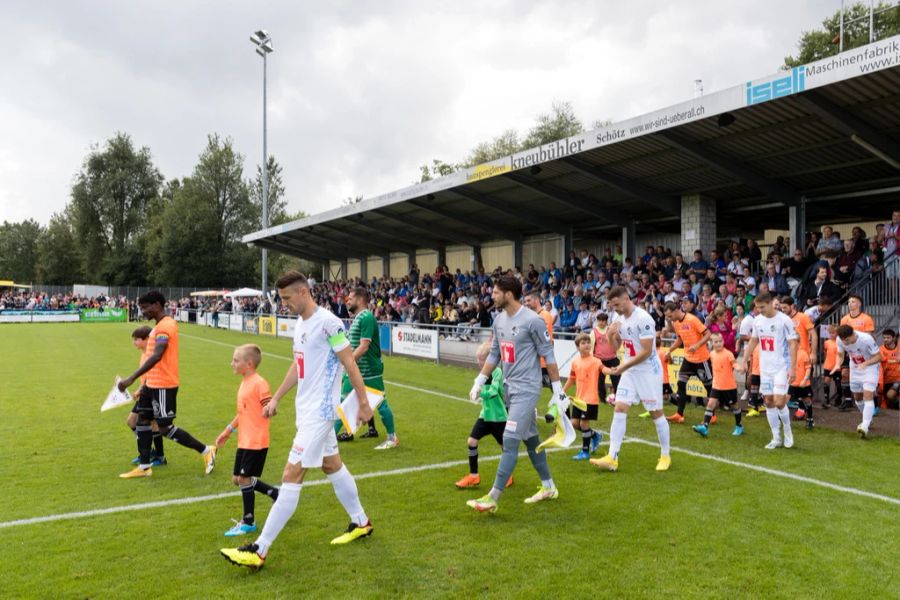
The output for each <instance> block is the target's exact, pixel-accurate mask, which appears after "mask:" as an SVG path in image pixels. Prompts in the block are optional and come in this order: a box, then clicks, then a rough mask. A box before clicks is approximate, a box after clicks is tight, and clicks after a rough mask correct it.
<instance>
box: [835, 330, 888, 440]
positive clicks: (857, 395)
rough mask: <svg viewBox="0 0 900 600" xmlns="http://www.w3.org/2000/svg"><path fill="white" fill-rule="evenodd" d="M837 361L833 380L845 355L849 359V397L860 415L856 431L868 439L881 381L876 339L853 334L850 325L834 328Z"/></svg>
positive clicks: (878, 350) (879, 351)
mask: <svg viewBox="0 0 900 600" xmlns="http://www.w3.org/2000/svg"><path fill="white" fill-rule="evenodd" d="M837 337H838V339H837V349H838V358H837V361H836V364H835V368H834V369H833V370H832V371H831V374H832V376H834V375H835V373H837V372H838V371H840V369H841V365H842V364H843V363H844V355H845V354H846V355H848V356H849V357H850V393H851V394H853V400H854V401H855V402H856V407H857V408H858V409H859V411H860V412H861V413H862V415H863V420H862V423H860V424H859V427H857V428H856V432H857V433H858V434H859V436H860V437H861V438H866V437H867V436H868V435H869V425H871V424H872V417H873V416H874V414H875V389H876V388H877V387H878V380H879V379H880V377H881V349H880V348H879V346H878V344H877V343H876V342H875V339H874V338H873V337H872V336H871V335H869V334H868V333H865V332H863V331H856V330H855V329H853V328H852V327H851V326H850V325H841V326H840V327H838V328H837Z"/></svg>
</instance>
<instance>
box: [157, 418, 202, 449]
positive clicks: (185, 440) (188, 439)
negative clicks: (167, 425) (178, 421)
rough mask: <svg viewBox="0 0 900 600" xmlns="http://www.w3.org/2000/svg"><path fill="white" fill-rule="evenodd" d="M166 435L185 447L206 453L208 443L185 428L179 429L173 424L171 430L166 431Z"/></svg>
mask: <svg viewBox="0 0 900 600" xmlns="http://www.w3.org/2000/svg"><path fill="white" fill-rule="evenodd" d="M166 437H167V438H169V439H170V440H175V441H176V442H177V443H179V444H181V445H182V446H184V447H185V448H190V449H191V450H196V451H197V452H199V453H200V454H206V445H205V444H203V443H201V442H200V441H198V440H197V438H195V437H194V436H192V435H191V434H190V433H188V432H187V431H185V430H184V429H179V428H178V427H175V426H174V425H173V426H172V427H171V429H169V431H168V432H167V433H166Z"/></svg>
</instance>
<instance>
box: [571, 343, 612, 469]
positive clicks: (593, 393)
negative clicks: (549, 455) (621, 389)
mask: <svg viewBox="0 0 900 600" xmlns="http://www.w3.org/2000/svg"><path fill="white" fill-rule="evenodd" d="M575 347H576V348H578V356H576V357H575V359H574V360H573V361H572V366H571V367H570V370H569V379H568V381H566V385H564V386H563V391H564V392H568V390H569V388H570V387H572V385H573V384H574V385H575V397H576V398H578V399H579V400H581V401H583V402H584V403H585V404H587V407H586V408H585V410H581V409H580V408H578V407H577V406H575V405H574V404H572V405H571V406H570V407H569V417H570V418H571V419H572V427H574V428H575V429H576V430H580V431H581V452H579V453H578V454H576V455H575V456H573V457H572V458H573V459H575V460H587V459H589V458H590V457H591V453H592V452H594V451H595V450H596V449H597V446H599V445H600V441H601V440H602V439H603V436H602V435H600V432H599V431H594V430H593V429H591V421H593V420H596V419H597V411H598V408H597V407H598V406H599V404H600V396H599V394H598V393H597V386H598V381H599V380H600V377H602V376H603V375H602V374H601V369H602V368H603V362H602V361H601V360H600V359H599V358H597V357H596V356H593V355H592V354H591V336H590V335H589V334H587V333H579V334H578V335H577V336H575Z"/></svg>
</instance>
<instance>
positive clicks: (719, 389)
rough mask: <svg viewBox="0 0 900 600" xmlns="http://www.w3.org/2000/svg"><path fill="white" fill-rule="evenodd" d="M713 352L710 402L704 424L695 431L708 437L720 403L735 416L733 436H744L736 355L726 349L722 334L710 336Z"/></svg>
mask: <svg viewBox="0 0 900 600" xmlns="http://www.w3.org/2000/svg"><path fill="white" fill-rule="evenodd" d="M709 339H710V341H712V345H713V350H712V352H711V353H710V362H712V371H713V378H712V391H711V392H710V393H709V402H708V403H707V404H706V412H705V413H704V414H703V423H702V424H700V425H694V427H693V430H694V431H696V432H697V433H699V434H700V435H702V436H703V437H707V436H708V435H709V425H710V423H711V422H712V418H713V414H714V413H715V411H716V407H717V406H718V405H719V403H721V404H722V406H724V407H725V408H730V409H731V412H732V413H733V414H734V430H733V431H732V432H731V435H734V436H739V435H744V426H743V425H741V405H740V404H739V403H738V401H737V399H738V397H737V381H736V380H735V378H734V363H735V358H734V354H732V353H731V351H730V350H728V349H727V348H726V347H725V341H724V340H723V339H722V334H720V333H714V334H712V335H711V336H710V338H709Z"/></svg>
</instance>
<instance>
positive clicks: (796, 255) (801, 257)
mask: <svg viewBox="0 0 900 600" xmlns="http://www.w3.org/2000/svg"><path fill="white" fill-rule="evenodd" d="M809 265H810V263H809V261H808V260H807V256H806V253H805V252H804V251H803V250H794V252H793V254H792V255H791V258H789V259H787V260H786V261H784V266H783V267H782V272H781V274H782V275H784V276H785V277H793V278H794V279H796V280H798V281H799V280H800V279H801V278H802V277H803V275H804V274H805V273H806V269H808V268H809Z"/></svg>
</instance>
